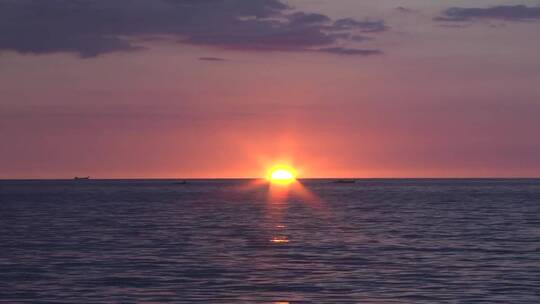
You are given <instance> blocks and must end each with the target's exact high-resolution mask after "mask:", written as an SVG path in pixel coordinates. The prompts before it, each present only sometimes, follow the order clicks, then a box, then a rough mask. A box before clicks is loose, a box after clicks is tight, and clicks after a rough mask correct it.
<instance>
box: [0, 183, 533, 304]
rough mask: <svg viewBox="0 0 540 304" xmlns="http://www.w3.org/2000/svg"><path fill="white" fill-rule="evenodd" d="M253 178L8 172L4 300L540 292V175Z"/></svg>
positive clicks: (0, 189) (311, 298)
mask: <svg viewBox="0 0 540 304" xmlns="http://www.w3.org/2000/svg"><path fill="white" fill-rule="evenodd" d="M248 183H249V182H248V181H192V182H190V183H188V184H186V185H176V184H173V183H172V182H171V181H92V180H90V181H24V182H23V181H0V246H1V248H0V302H4V303H134V302H137V303H165V302H173V303H540V180H365V181H359V182H358V183H356V184H334V183H331V182H329V181H323V180H320V181H306V182H304V185H305V188H306V189H307V190H309V191H310V192H311V193H312V194H313V195H314V196H315V197H317V198H318V199H317V200H315V199H313V198H310V199H307V198H306V195H299V194H298V193H296V192H295V193H296V194H297V195H294V196H288V197H285V196H283V195H282V196H280V199H279V200H278V199H276V198H275V197H270V198H269V196H268V189H267V187H264V186H259V187H255V186H248ZM295 191H296V190H295ZM272 240H273V241H272ZM287 241H288V242H287Z"/></svg>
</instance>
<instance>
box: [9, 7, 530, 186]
mask: <svg viewBox="0 0 540 304" xmlns="http://www.w3.org/2000/svg"><path fill="white" fill-rule="evenodd" d="M539 35H540V1H536V0H535V1H517V0H516V1H514V0H466V1H465V0H460V1H457V0H456V1H453V0H448V1H433V0H406V1H405V0H401V1H400V0H381V1H367V0H365V1H361V0H290V1H286V0H114V1H111V0H0V178H4V179H8V178H72V177H73V176H87V175H89V176H92V177H95V178H222V177H262V176H265V170H267V168H269V167H271V166H272V165H274V164H277V163H285V164H288V165H292V166H294V167H295V168H297V170H298V172H299V174H300V177H359V178H370V177H538V176H540V136H539V130H540V85H539V84H540V56H539V55H538V54H539V51H540V39H538V38H539V37H540V36H539Z"/></svg>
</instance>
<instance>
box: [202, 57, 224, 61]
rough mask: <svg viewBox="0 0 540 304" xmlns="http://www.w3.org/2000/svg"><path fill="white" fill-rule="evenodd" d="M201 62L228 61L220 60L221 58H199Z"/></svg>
mask: <svg viewBox="0 0 540 304" xmlns="http://www.w3.org/2000/svg"><path fill="white" fill-rule="evenodd" d="M199 60H202V61H227V59H225V58H220V57H199Z"/></svg>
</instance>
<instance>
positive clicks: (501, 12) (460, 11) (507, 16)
mask: <svg viewBox="0 0 540 304" xmlns="http://www.w3.org/2000/svg"><path fill="white" fill-rule="evenodd" d="M478 19H499V20H506V21H526V20H540V6H535V7H529V6H525V5H513V6H512V5H500V6H493V7H489V8H462V7H452V8H449V9H447V10H445V11H444V12H443V13H442V15H441V16H438V17H436V18H435V20H437V21H451V22H461V21H473V20H478Z"/></svg>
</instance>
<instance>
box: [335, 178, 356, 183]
mask: <svg viewBox="0 0 540 304" xmlns="http://www.w3.org/2000/svg"><path fill="white" fill-rule="evenodd" d="M354 183H356V180H354V179H338V180H335V181H334V184H354Z"/></svg>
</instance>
